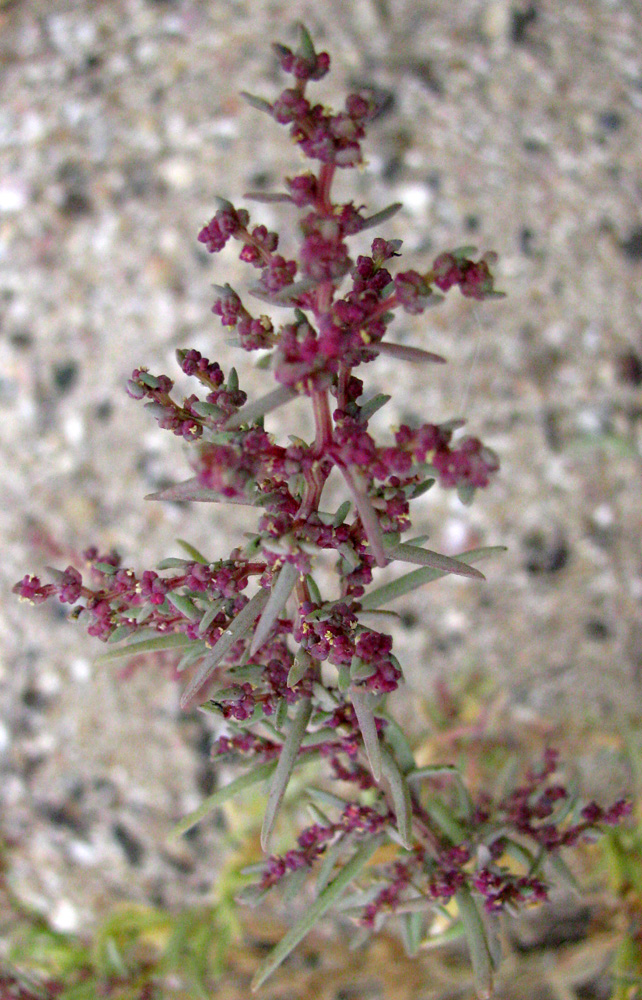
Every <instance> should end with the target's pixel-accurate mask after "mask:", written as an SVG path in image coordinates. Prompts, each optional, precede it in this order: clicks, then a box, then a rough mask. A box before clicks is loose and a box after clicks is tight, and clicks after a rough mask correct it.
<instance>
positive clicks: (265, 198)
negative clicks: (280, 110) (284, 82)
mask: <svg viewBox="0 0 642 1000" xmlns="http://www.w3.org/2000/svg"><path fill="white" fill-rule="evenodd" d="M259 100H261V98H259ZM259 110H260V111H262V110H263V109H262V108H259ZM243 197H244V198H247V200H248V201H260V202H263V203H264V204H266V205H270V204H273V203H275V202H284V201H290V202H291V201H292V196H291V195H289V194H286V193H285V191H283V192H281V191H277V192H275V193H274V194H271V193H270V192H268V191H245V192H244V194H243ZM264 360H265V358H261V361H264ZM258 364H260V362H258Z"/></svg>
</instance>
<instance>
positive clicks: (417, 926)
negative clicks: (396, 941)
mask: <svg viewBox="0 0 642 1000" xmlns="http://www.w3.org/2000/svg"><path fill="white" fill-rule="evenodd" d="M423 932H424V915H423V913H419V912H416V911H415V912H412V913H402V914H401V938H402V940H403V944H404V948H405V949H406V955H407V956H408V958H414V957H415V955H416V954H417V952H418V951H419V948H420V946H421V940H422V938H423Z"/></svg>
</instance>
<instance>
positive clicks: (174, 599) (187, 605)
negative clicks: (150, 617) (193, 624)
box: [167, 591, 201, 621]
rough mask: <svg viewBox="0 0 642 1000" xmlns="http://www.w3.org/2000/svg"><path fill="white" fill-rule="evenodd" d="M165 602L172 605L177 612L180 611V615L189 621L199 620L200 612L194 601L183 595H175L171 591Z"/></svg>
mask: <svg viewBox="0 0 642 1000" xmlns="http://www.w3.org/2000/svg"><path fill="white" fill-rule="evenodd" d="M167 600H168V601H169V603H170V604H173V605H174V607H175V608H176V610H177V611H180V613H181V614H182V615H185V617H186V618H189V619H190V621H197V620H200V618H201V612H200V611H199V610H198V608H197V607H196V605H195V604H194V601H192V600H191V599H190V598H189V597H186V596H185V594H176V593H172V592H171V591H170V592H169V593H168V594H167Z"/></svg>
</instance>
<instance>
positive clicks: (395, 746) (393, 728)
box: [384, 715, 417, 780]
mask: <svg viewBox="0 0 642 1000" xmlns="http://www.w3.org/2000/svg"><path fill="white" fill-rule="evenodd" d="M384 718H385V720H386V723H387V725H386V729H385V734H386V737H385V738H386V743H389V744H390V747H391V748H392V751H393V754H394V757H395V760H396V761H397V764H398V765H399V767H400V769H401V772H402V774H403V775H404V776H405V777H406V780H407V779H408V774H409V772H411V771H413V770H414V768H416V766H417V764H416V762H415V757H414V754H413V752H412V747H411V746H410V743H409V742H408V740H407V739H406V735H405V733H404V731H403V729H402V728H401V726H400V725H399V723H398V722H395V720H394V719H393V718H391V717H390V716H388V715H385V716H384Z"/></svg>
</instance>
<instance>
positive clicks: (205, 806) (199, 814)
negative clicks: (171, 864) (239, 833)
mask: <svg viewBox="0 0 642 1000" xmlns="http://www.w3.org/2000/svg"><path fill="white" fill-rule="evenodd" d="M276 766H277V764H276V761H275V760H270V761H268V762H267V763H266V764H259V766H258V767H255V768H254V769H253V770H252V771H249V772H248V773H247V774H242V775H241V776H240V777H238V778H235V779H234V781H231V782H230V783H229V785H225V786H224V787H223V788H219V789H217V790H216V791H215V792H213V793H212V795H209V796H208V797H207V798H206V799H205V801H204V802H203V803H202V804H201V805H200V806H199V807H198V809H195V810H194V812H191V813H189V815H188V816H185V817H183V819H182V820H181V821H180V823H177V824H176V826H175V827H174V829H173V830H172V831H171V833H170V834H169V837H170V839H174V838H175V837H180V836H181V834H183V833H186V832H187V831H188V830H191V829H192V827H193V826H196V824H197V823H200V821H201V820H202V819H204V818H205V816H208V815H209V813H211V812H212V810H213V809H218V807H219V806H220V805H222V804H223V803H224V802H227V800H228V799H231V798H234V796H235V795H238V794H239V793H240V792H244V791H245V789H246V788H251V787H252V785H257V784H258V783H259V782H260V781H265V780H266V778H269V777H270V775H271V774H272V772H273V771H274V770H275V769H276Z"/></svg>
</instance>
